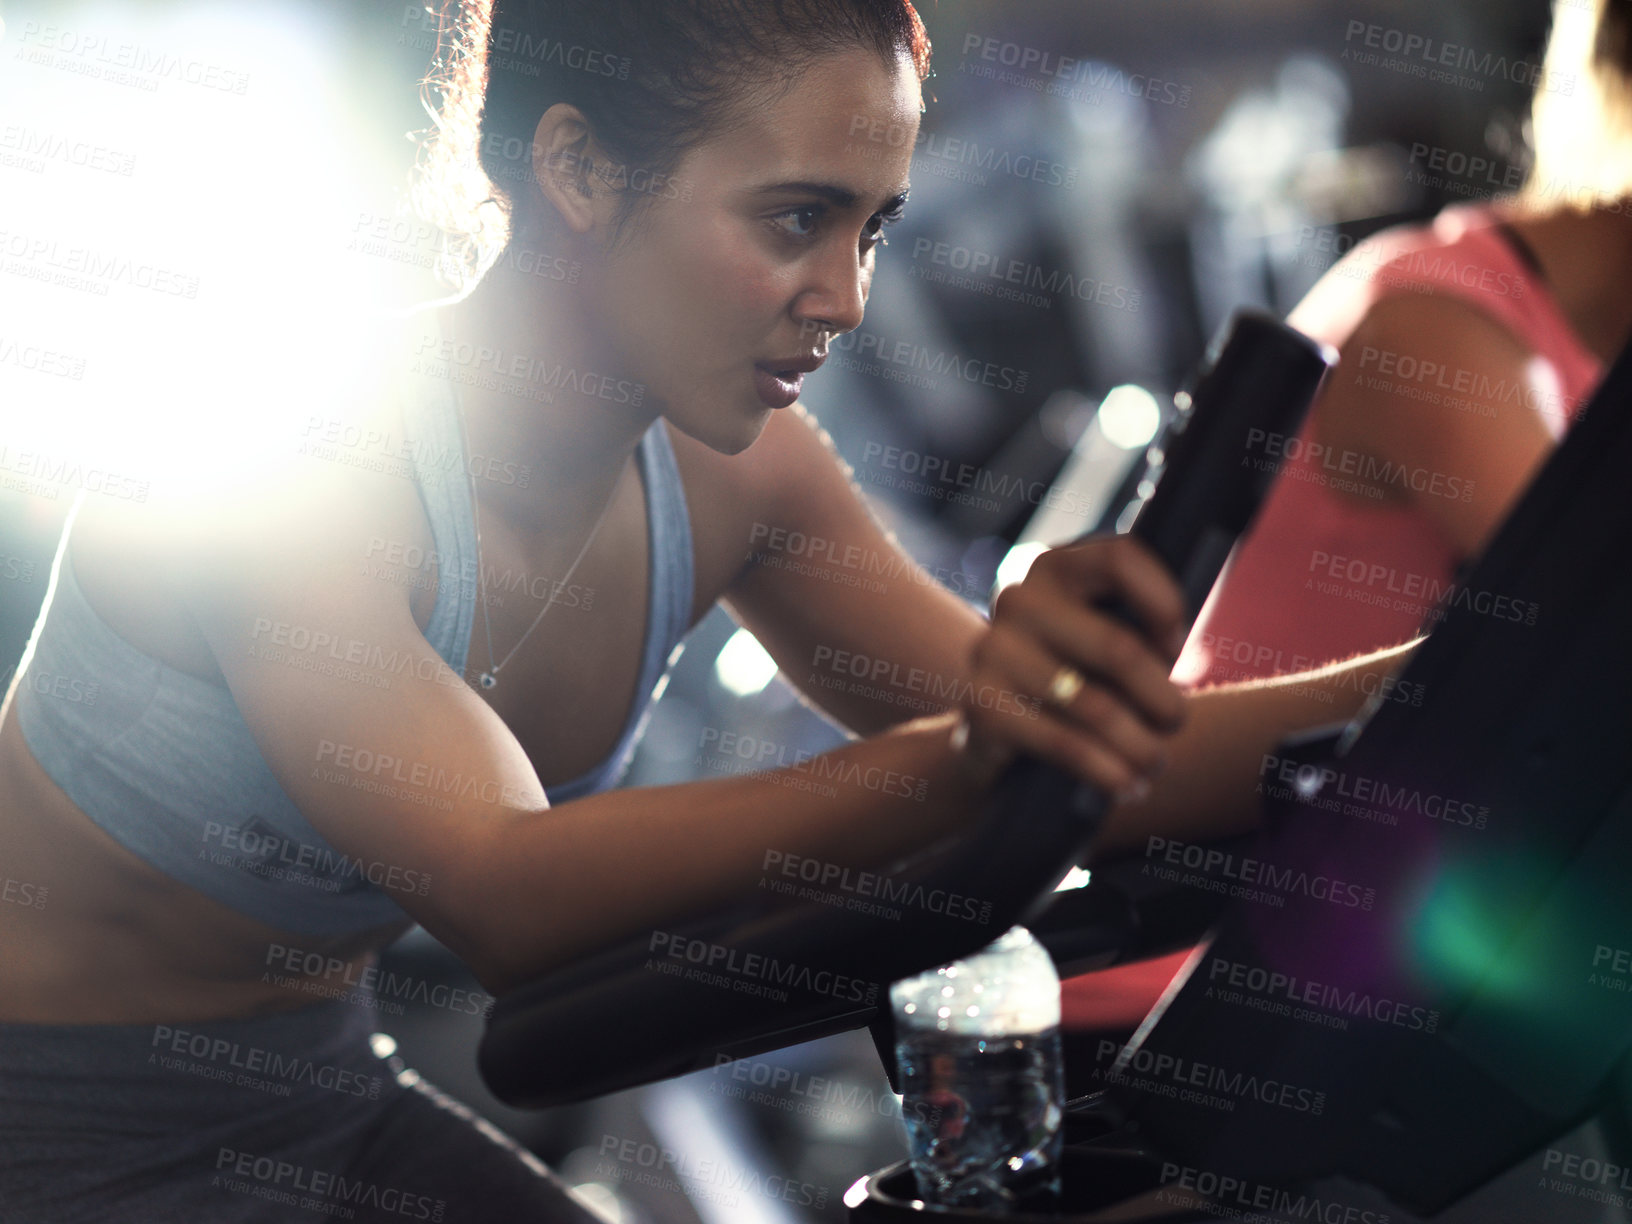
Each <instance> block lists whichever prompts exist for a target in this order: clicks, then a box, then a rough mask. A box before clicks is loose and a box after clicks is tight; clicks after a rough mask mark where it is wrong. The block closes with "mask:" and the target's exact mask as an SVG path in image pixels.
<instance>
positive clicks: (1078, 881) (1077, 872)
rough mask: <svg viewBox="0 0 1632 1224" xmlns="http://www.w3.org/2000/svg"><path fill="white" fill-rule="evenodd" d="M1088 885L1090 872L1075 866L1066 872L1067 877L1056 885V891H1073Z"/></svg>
mask: <svg viewBox="0 0 1632 1224" xmlns="http://www.w3.org/2000/svg"><path fill="white" fill-rule="evenodd" d="M1087 887H1088V873H1087V872H1086V871H1084V870H1083V869H1082V868H1081V867H1073V868H1071V870H1070V871H1068V872H1066V873H1065V879H1063V880H1061V881H1060V882H1059V883H1058V884H1056V885H1055V886H1054V891H1055V892H1072V891H1073V890H1075V889H1078V888H1087Z"/></svg>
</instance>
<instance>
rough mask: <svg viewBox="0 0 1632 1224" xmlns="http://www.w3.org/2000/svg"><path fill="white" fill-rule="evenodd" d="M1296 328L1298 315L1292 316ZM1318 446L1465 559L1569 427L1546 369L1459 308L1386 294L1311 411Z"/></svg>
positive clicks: (1506, 335)
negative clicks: (1416, 515)
mask: <svg viewBox="0 0 1632 1224" xmlns="http://www.w3.org/2000/svg"><path fill="white" fill-rule="evenodd" d="M1292 320H1293V322H1294V324H1295V323H1296V320H1297V314H1296V312H1294V313H1293V316H1292ZM1312 412H1313V414H1314V420H1315V427H1316V433H1317V436H1318V440H1319V441H1321V442H1322V443H1324V444H1325V445H1327V446H1329V447H1331V448H1332V453H1334V454H1337V455H1339V456H1343V457H1345V461H1346V457H1348V456H1353V457H1354V461H1355V462H1354V464H1350V465H1348V466H1345V467H1344V469H1343V470H1345V471H1358V470H1362V469H1361V468H1360V467H1359V466H1357V465H1358V464H1360V462H1361V461H1366V465H1365V467H1364V470H1366V471H1371V472H1374V473H1377V477H1376V484H1377V485H1378V487H1379V489H1380V490H1381V494H1382V495H1383V496H1386V497H1388V498H1389V499H1390V500H1395V501H1399V500H1404V501H1408V502H1409V503H1410V504H1411V505H1412V506H1413V507H1414V508H1416V509H1417V510H1419V511H1421V512H1422V514H1423V515H1424V516H1426V517H1427V518H1428V519H1429V520H1430V521H1431V522H1432V523H1433V524H1434V525H1435V526H1436V527H1437V528H1438V529H1439V531H1440V533H1441V535H1443V536H1444V538H1445V539H1446V540H1447V541H1448V542H1449V543H1450V544H1451V546H1452V547H1453V548H1454V549H1455V550H1456V553H1457V556H1458V557H1459V558H1462V559H1466V558H1469V557H1475V556H1478V555H1479V553H1480V552H1481V551H1482V550H1483V549H1484V546H1485V543H1486V541H1487V540H1489V538H1490V536H1491V534H1492V533H1493V532H1494V531H1495V530H1496V527H1497V525H1498V524H1499V523H1500V522H1501V521H1502V519H1503V518H1505V517H1506V515H1507V512H1508V510H1510V509H1511V508H1512V506H1513V503H1514V502H1515V501H1517V500H1518V497H1519V494H1520V493H1522V492H1523V491H1524V489H1525V486H1526V485H1528V484H1529V483H1530V481H1531V479H1532V478H1534V476H1535V474H1536V472H1537V470H1538V469H1539V468H1540V467H1541V465H1542V464H1543V463H1544V462H1545V461H1546V458H1547V455H1548V454H1549V452H1551V450H1552V448H1553V445H1554V443H1555V442H1556V440H1557V438H1558V436H1559V435H1560V434H1561V433H1562V431H1563V428H1564V424H1565V414H1564V411H1563V397H1562V393H1561V390H1560V388H1559V387H1558V386H1557V380H1556V378H1555V377H1554V376H1553V375H1552V373H1551V371H1550V370H1549V369H1548V367H1547V366H1546V364H1545V363H1544V362H1542V361H1541V360H1540V359H1539V358H1537V357H1536V355H1535V354H1534V353H1532V352H1531V351H1530V350H1529V349H1527V348H1526V347H1525V346H1524V345H1523V344H1521V343H1520V342H1519V340H1518V339H1517V338H1516V337H1515V336H1514V335H1513V334H1512V333H1511V332H1509V331H1508V330H1507V329H1506V328H1504V327H1502V326H1501V325H1500V324H1499V323H1497V322H1495V320H1493V319H1492V318H1490V317H1489V316H1488V315H1486V314H1483V313H1481V312H1480V311H1479V310H1477V309H1475V308H1474V307H1473V306H1471V305H1468V304H1467V303H1465V302H1462V301H1458V300H1454V299H1449V298H1444V297H1437V298H1436V297H1417V296H1410V295H1398V296H1392V297H1387V298H1384V299H1383V300H1382V301H1381V302H1378V303H1377V304H1376V305H1374V306H1373V307H1372V308H1371V309H1370V310H1369V311H1368V312H1367V314H1366V316H1365V318H1364V319H1363V320H1362V321H1361V322H1360V325H1359V326H1358V327H1357V328H1356V329H1355V332H1354V335H1353V336H1352V337H1351V338H1350V339H1349V341H1348V343H1347V344H1345V345H1344V346H1343V352H1342V360H1341V362H1340V364H1339V365H1338V368H1337V370H1336V371H1335V372H1334V373H1333V374H1332V376H1331V378H1330V379H1329V380H1328V382H1327V384H1326V387H1325V388H1324V390H1323V391H1322V392H1321V395H1320V398H1319V399H1318V400H1317V401H1316V402H1315V404H1314V407H1313V409H1312Z"/></svg>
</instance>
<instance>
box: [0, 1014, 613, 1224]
mask: <svg viewBox="0 0 1632 1224" xmlns="http://www.w3.org/2000/svg"><path fill="white" fill-rule="evenodd" d="M373 1027H374V1017H373V1015H372V1014H371V1013H370V1012H368V1011H367V1010H365V1009H363V1008H360V1007H358V1006H356V1005H354V1004H350V1003H339V1002H325V1003H320V1004H317V1005H315V1006H312V1007H303V1008H300V1009H298V1010H296V1011H290V1012H281V1013H277V1014H274V1015H269V1016H257V1017H251V1018H248V1019H236V1020H221V1021H207V1022H202V1023H185V1022H183V1023H177V1024H173V1025H155V1024H141V1025H38V1024H0V1220H4V1221H7V1224H81V1222H90V1221H118V1222H119V1224H174V1222H175V1221H177V1220H199V1221H204V1220H208V1221H210V1222H211V1224H239V1222H242V1224H250V1222H251V1221H254V1222H257V1224H258V1222H260V1221H267V1222H269V1224H270V1222H273V1221H275V1222H277V1224H288V1222H289V1221H298V1220H303V1219H309V1220H312V1221H314V1222H316V1221H323V1220H353V1221H368V1222H370V1224H375V1222H381V1221H387V1220H389V1221H392V1224H404V1222H406V1221H414V1220H431V1221H437V1222H438V1224H467V1222H468V1224H486V1222H489V1221H492V1222H495V1224H496V1222H499V1221H505V1222H511V1221H515V1222H529V1221H545V1222H548V1224H554V1222H556V1221H561V1222H563V1224H595V1222H596V1221H598V1220H599V1219H600V1217H599V1216H597V1215H594V1214H592V1213H591V1212H590V1211H588V1210H587V1209H586V1208H584V1207H583V1206H581V1205H580V1204H579V1203H578V1202H577V1201H576V1200H574V1199H573V1198H572V1197H571V1196H570V1195H569V1194H568V1193H567V1190H566V1188H565V1186H564V1185H563V1184H562V1183H561V1182H560V1181H559V1180H558V1179H557V1178H556V1177H555V1176H554V1175H553V1174H551V1173H550V1172H549V1170H548V1169H546V1168H545V1167H544V1166H543V1165H542V1164H541V1163H540V1162H539V1161H538V1160H537V1159H536V1158H534V1157H533V1156H532V1155H531V1154H529V1153H528V1152H526V1151H525V1150H523V1149H522V1148H520V1147H519V1146H518V1145H517V1144H515V1143H514V1142H512V1141H511V1140H509V1139H507V1138H505V1137H504V1136H503V1135H501V1134H500V1133H499V1132H498V1131H497V1130H495V1129H494V1128H493V1127H491V1126H490V1125H489V1124H487V1123H486V1122H483V1121H481V1120H480V1119H479V1118H477V1117H476V1116H475V1115H474V1114H472V1113H471V1112H470V1110H468V1109H467V1108H466V1107H464V1106H463V1105H461V1104H459V1103H458V1102H456V1101H454V1100H452V1099H451V1098H449V1097H447V1096H445V1095H444V1094H442V1093H441V1092H439V1091H437V1090H436V1089H435V1088H433V1087H431V1086H430V1085H429V1084H427V1083H425V1082H424V1081H423V1080H422V1079H420V1078H419V1076H418V1074H416V1073H415V1072H413V1071H411V1070H402V1069H400V1066H401V1064H400V1060H397V1061H396V1062H395V1066H393V1065H392V1064H390V1063H388V1062H387V1061H386V1060H385V1059H383V1058H381V1057H380V1056H379V1055H377V1054H376V1053H375V1051H374V1049H373V1047H372V1045H371V1042H370V1035H371V1032H372V1030H373Z"/></svg>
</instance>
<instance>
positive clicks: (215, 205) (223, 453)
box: [0, 6, 379, 509]
mask: <svg viewBox="0 0 1632 1224" xmlns="http://www.w3.org/2000/svg"><path fill="white" fill-rule="evenodd" d="M75 33H76V37H77V36H84V37H86V38H88V37H89V36H91V35H95V36H96V37H98V38H102V39H104V40H106V42H107V45H120V44H121V43H122V42H129V43H131V44H132V45H136V46H140V47H144V48H147V49H148V50H149V51H150V52H151V53H152V54H151V58H152V59H153V60H154V62H155V63H169V62H172V61H174V62H178V63H184V64H186V65H189V66H191V67H196V68H198V70H199V73H202V72H203V71H204V70H205V69H208V70H209V73H210V74H211V75H210V78H209V79H211V80H226V81H229V82H230V81H234V80H236V81H241V82H244V83H245V88H244V89H243V90H242V91H241V92H236V91H234V90H231V89H210V88H207V87H204V86H201V85H199V84H195V83H191V78H190V77H188V76H184V75H182V74H181V73H179V72H177V73H170V74H166V75H160V76H159V77H157V78H156V79H155V81H154V82H151V83H152V84H154V85H155V87H154V88H151V89H148V88H135V87H132V86H130V85H127V84H120V83H118V82H117V81H112V80H107V79H100V77H99V76H93V75H86V74H84V73H81V72H69V71H65V70H64V69H62V68H61V67H58V66H52V65H49V64H47V65H45V66H36V65H34V64H33V63H32V62H28V61H21V60H18V56H19V53H18V51H17V49H16V48H15V47H14V46H10V45H9V44H10V43H12V42H15V37H14V35H15V27H14V29H13V30H8V31H7V35H6V36H7V39H8V46H7V47H6V57H7V60H8V69H7V74H8V75H10V77H11V79H10V80H9V81H3V79H0V110H3V111H4V112H5V113H7V115H8V117H9V118H10V119H13V120H15V121H16V123H17V124H18V125H19V126H20V127H21V128H22V129H26V130H27V131H29V132H33V133H37V134H39V136H40V138H41V139H42V140H45V139H47V138H49V139H56V138H57V136H58V134H61V135H62V139H64V140H66V141H68V142H69V143H70V144H71V143H72V142H73V141H75V140H90V141H91V142H92V143H94V144H96V145H98V146H99V147H102V148H104V149H106V150H109V151H111V152H110V154H109V156H110V159H111V160H112V161H113V162H115V163H119V162H123V163H124V164H125V165H127V166H128V167H129V173H128V174H105V175H102V176H101V177H100V178H95V179H93V178H91V177H90V172H88V171H84V170H80V169H78V168H76V167H73V166H69V165H58V164H52V165H49V166H48V167H47V168H46V171H44V172H42V173H40V174H39V175H37V176H13V178H14V179H17V180H26V189H22V190H15V191H12V190H11V189H10V188H9V187H8V193H7V194H8V199H7V213H8V216H7V223H6V226H5V230H6V233H5V235H4V243H5V245H4V250H3V252H0V254H4V256H5V257H6V258H7V259H8V261H9V265H10V267H9V269H8V270H10V271H12V272H14V273H15V274H16V275H15V277H14V278H13V277H8V278H7V280H8V284H7V286H6V288H7V292H8V293H12V294H14V297H13V301H12V305H13V308H14V316H13V317H14V322H12V323H11V325H9V326H8V327H7V328H6V331H7V333H8V339H12V338H15V339H16V340H17V342H18V344H19V345H20V346H23V347H25V348H27V349H29V350H38V351H50V352H53V353H58V354H61V355H62V356H61V360H60V361H59V362H58V365H60V366H62V367H63V368H67V369H71V370H72V371H73V373H72V374H71V375H68V376H63V377H55V378H47V377H41V376H39V375H37V374H36V375H29V376H26V377H25V376H22V375H19V376H18V377H17V378H16V379H15V380H12V379H10V378H8V379H7V380H6V381H7V382H8V383H11V382H14V384H15V385H12V386H7V387H0V404H3V405H4V407H3V408H0V435H3V436H4V437H5V439H6V441H7V443H9V444H10V445H11V446H12V447H14V448H15V450H16V452H18V453H20V454H21V453H27V454H28V455H29V456H30V462H31V465H32V466H33V467H34V468H35V470H40V471H46V472H48V473H51V475H50V476H48V478H47V479H50V480H55V481H57V482H60V483H62V484H63V485H65V486H67V487H69V488H72V487H74V486H76V485H77V486H79V487H83V488H86V489H89V490H91V491H92V492H96V491H102V492H105V493H109V494H110V495H111V496H113V497H116V498H123V499H124V500H125V502H126V503H127V504H128V505H129V506H130V508H131V509H135V508H137V506H139V505H143V506H149V507H151V506H153V505H154V504H156V503H159V502H161V501H162V502H170V501H172V500H173V499H179V500H186V499H187V498H191V497H195V496H197V495H198V494H201V493H209V492H214V491H221V490H232V489H234V488H244V487H246V486H247V484H248V483H249V482H250V481H251V480H252V479H253V477H254V476H255V474H257V473H260V472H265V471H267V470H269V469H270V468H272V467H274V466H276V467H282V468H284V469H289V468H294V467H297V466H298V464H299V463H300V462H303V461H301V460H300V446H301V442H302V440H303V435H302V432H301V431H302V430H303V429H305V428H308V427H309V422H310V421H311V420H312V419H313V418H314V417H318V418H326V417H328V416H331V415H350V416H353V417H355V416H356V415H358V414H359V413H360V412H362V411H364V405H365V403H366V397H367V395H368V393H369V392H368V388H369V387H370V385H371V380H372V379H377V377H378V369H377V368H376V369H374V370H370V368H369V363H368V362H367V361H366V360H364V359H363V354H364V353H366V352H368V351H370V349H371V347H372V344H373V341H372V340H367V339H365V338H364V336H363V335H362V332H361V330H360V318H361V316H362V314H363V312H361V311H359V310H357V309H356V306H357V305H358V304H359V303H361V302H362V301H364V300H365V299H366V297H367V295H368V292H369V290H368V282H369V278H370V276H371V275H372V274H373V269H372V268H371V267H369V266H367V265H368V264H369V263H370V262H373V263H378V262H379V261H378V260H375V261H365V260H361V259H359V258H357V257H355V256H351V257H349V258H348V257H346V256H345V255H344V254H343V252H344V249H345V242H346V240H347V238H348V228H347V227H351V228H352V229H354V228H355V225H356V216H357V209H356V207H355V205H354V203H352V202H353V201H355V200H356V199H358V198H359V191H360V188H359V182H360V176H361V173H362V171H361V169H360V163H361V162H362V160H363V159H362V158H360V157H359V155H358V145H359V139H358V136H357V133H356V132H354V131H352V130H351V129H350V127H349V126H348V124H349V120H348V119H347V118H346V115H347V110H348V108H347V106H346V105H345V102H344V100H343V98H342V97H341V96H340V94H339V92H338V91H339V88H340V86H339V85H337V84H336V83H337V82H344V81H345V79H346V77H345V74H344V72H343V70H342V69H343V66H342V65H340V64H338V63H334V62H330V61H329V60H328V59H327V58H325V53H324V52H323V48H324V47H326V46H328V45H329V44H332V43H333V42H334V41H335V40H334V39H333V38H332V37H330V36H328V35H327V32H326V31H323V30H321V29H307V28H295V25H294V24H291V23H289V22H288V21H286V20H280V19H277V18H275V17H272V16H265V15H257V14H256V12H255V11H254V10H253V9H250V10H245V9H233V10H230V11H229V10H225V9H223V10H213V9H210V8H207V7H203V6H198V7H193V8H189V9H180V10H178V11H177V12H175V13H173V14H169V15H163V14H151V13H150V14H148V15H145V16H141V17H132V16H131V15H130V14H129V13H128V12H125V13H121V12H120V11H119V10H117V9H114V8H112V7H110V8H107V9H105V10H101V11H92V10H87V11H86V15H85V17H84V27H83V29H77V28H76V31H75ZM58 58H59V59H60V58H72V57H70V56H68V55H67V54H66V53H65V55H64V56H61V57H58ZM80 58H81V59H83V58H84V57H80ZM13 60H18V62H19V64H20V65H21V66H20V67H19V70H18V71H17V72H16V73H12V72H11V65H12V61H13ZM73 62H75V63H79V62H80V60H79V59H75V60H74V61H73ZM85 62H86V63H89V64H91V65H92V66H95V61H94V60H85ZM193 75H198V74H196V73H195V74H193ZM47 147H49V145H48V146H47ZM0 373H5V374H11V373H13V371H0ZM300 470H302V471H306V470H309V465H308V467H305V468H300ZM285 487H287V486H285ZM115 490H117V491H115ZM150 494H151V495H150Z"/></svg>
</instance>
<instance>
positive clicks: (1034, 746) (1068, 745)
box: [968, 629, 1166, 794]
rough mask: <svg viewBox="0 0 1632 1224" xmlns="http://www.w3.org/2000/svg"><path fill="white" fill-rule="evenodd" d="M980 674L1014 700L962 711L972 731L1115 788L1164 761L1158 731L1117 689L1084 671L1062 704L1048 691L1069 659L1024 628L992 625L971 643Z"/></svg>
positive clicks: (1133, 781)
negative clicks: (1020, 630)
mask: <svg viewBox="0 0 1632 1224" xmlns="http://www.w3.org/2000/svg"><path fill="white" fill-rule="evenodd" d="M977 666H978V668H979V670H980V674H981V677H982V681H983V683H985V684H988V685H995V686H1000V687H1001V688H1002V689H1006V690H1008V691H1009V692H1012V693H1014V694H1015V695H1016V696H1018V697H1019V698H1021V700H1011V701H1004V702H997V703H989V704H987V705H986V706H985V707H984V708H978V709H977V708H971V709H970V710H969V711H968V717H969V720H970V724H971V728H972V734H973V735H975V736H979V737H982V738H991V739H994V740H997V741H1000V742H1004V743H1008V744H1010V745H1013V746H1014V747H1017V748H1018V749H1019V750H1021V751H1023V752H1027V753H1030V754H1032V755H1035V756H1039V757H1043V758H1044V759H1046V760H1049V761H1051V762H1053V763H1054V764H1056V765H1059V766H1061V767H1062V768H1065V769H1068V770H1070V771H1071V772H1073V773H1075V774H1077V775H1078V776H1080V777H1083V778H1086V779H1087V780H1088V781H1091V782H1093V783H1095V784H1096V785H1098V786H1100V787H1102V788H1104V789H1106V790H1108V791H1111V792H1113V793H1117V794H1120V793H1122V792H1124V791H1126V790H1127V789H1129V788H1130V787H1134V786H1136V785H1137V784H1138V783H1139V782H1140V780H1141V779H1143V778H1146V777H1148V776H1149V775H1151V774H1153V773H1155V772H1157V771H1159V770H1160V769H1161V767H1162V766H1163V765H1164V764H1165V761H1166V753H1165V745H1164V743H1163V738H1164V737H1163V736H1162V735H1160V734H1158V733H1157V732H1156V731H1154V730H1153V729H1152V728H1150V727H1149V726H1147V725H1146V724H1145V723H1144V721H1143V720H1142V719H1141V718H1139V717H1138V716H1137V715H1136V714H1135V713H1134V712H1133V710H1131V709H1130V708H1129V707H1128V705H1127V703H1126V702H1125V701H1124V700H1123V699H1122V698H1121V696H1120V695H1119V694H1117V693H1116V692H1114V691H1113V690H1112V689H1110V688H1108V687H1106V686H1105V685H1104V684H1103V683H1101V682H1099V681H1097V680H1095V679H1093V678H1090V677H1089V676H1087V674H1086V673H1084V672H1083V671H1082V669H1080V668H1075V669H1074V670H1075V671H1076V674H1077V675H1079V676H1082V677H1083V683H1082V684H1081V686H1080V687H1078V688H1077V689H1076V691H1075V692H1074V693H1073V694H1072V695H1071V696H1070V700H1069V701H1066V702H1064V703H1063V704H1059V703H1056V702H1055V701H1054V700H1053V699H1052V698H1051V697H1050V696H1049V694H1050V690H1051V687H1052V686H1053V684H1054V682H1055V678H1056V677H1057V676H1058V675H1060V673H1061V671H1062V669H1063V668H1067V667H1071V666H1072V665H1071V664H1069V663H1067V662H1066V661H1065V660H1064V659H1062V658H1061V657H1059V656H1058V655H1055V654H1052V653H1050V652H1049V651H1048V650H1046V649H1044V648H1043V647H1041V646H1040V645H1038V644H1037V642H1036V641H1035V640H1033V639H1032V638H1030V637H1028V636H1027V635H1025V634H1022V633H1017V632H1013V631H1009V630H1004V629H997V630H994V631H993V632H992V633H991V634H989V635H988V636H987V638H986V639H984V640H983V642H982V643H981V645H980V647H979V648H978V650H977Z"/></svg>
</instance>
